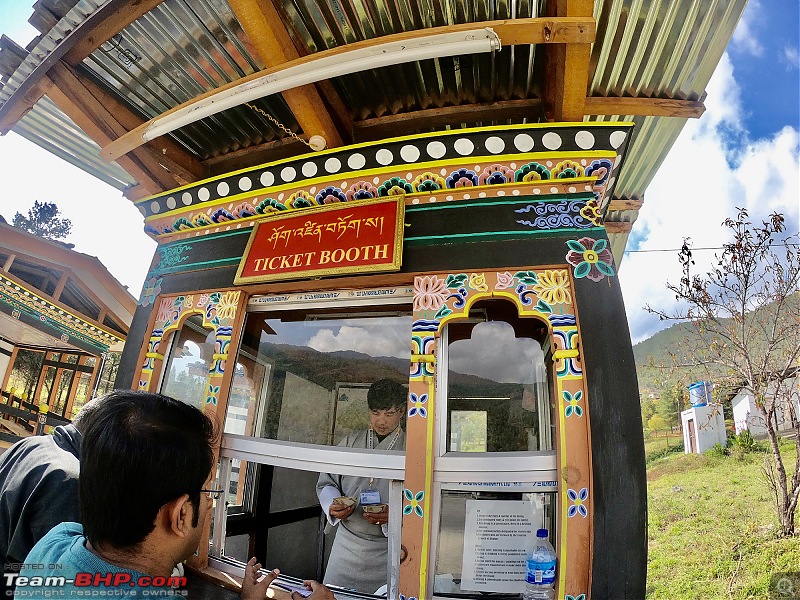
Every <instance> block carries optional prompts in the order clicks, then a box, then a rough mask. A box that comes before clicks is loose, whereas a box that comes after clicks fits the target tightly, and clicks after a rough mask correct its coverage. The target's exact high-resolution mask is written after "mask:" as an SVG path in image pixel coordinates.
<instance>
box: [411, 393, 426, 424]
mask: <svg viewBox="0 0 800 600" xmlns="http://www.w3.org/2000/svg"><path fill="white" fill-rule="evenodd" d="M408 401H409V402H410V403H411V404H412V405H413V406H412V407H411V408H409V409H408V416H409V417H413V416H416V415H419V416H420V417H422V418H423V419H425V418H427V416H428V409H427V408H425V407H424V406H423V404H425V403H426V402H427V401H428V394H420V395H419V396H417V395H416V394H414V393H413V392H412V393H411V394H409V396H408Z"/></svg>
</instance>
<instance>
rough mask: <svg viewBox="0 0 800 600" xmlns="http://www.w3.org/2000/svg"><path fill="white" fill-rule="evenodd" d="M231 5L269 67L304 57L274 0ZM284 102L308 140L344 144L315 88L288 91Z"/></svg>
mask: <svg viewBox="0 0 800 600" xmlns="http://www.w3.org/2000/svg"><path fill="white" fill-rule="evenodd" d="M228 4H229V5H230V7H231V9H232V10H233V12H234V14H235V15H236V18H237V19H239V23H240V24H241V25H242V29H244V32H245V33H246V34H247V36H248V37H249V38H250V41H251V43H252V44H253V46H255V48H256V49H257V50H258V53H259V55H260V56H261V59H262V60H263V61H264V65H265V66H266V67H267V68H270V67H277V66H278V65H281V64H283V63H286V62H289V61H292V60H296V59H298V58H300V54H299V53H298V52H297V49H296V48H295V46H294V44H293V43H292V40H291V38H290V37H289V32H288V31H287V30H286V26H285V25H284V24H283V21H282V20H281V17H280V15H279V14H278V11H277V10H276V9H275V6H274V5H273V4H272V2H271V1H270V0H229V2H228ZM283 99H284V100H285V101H286V104H287V105H288V106H289V109H290V110H291V111H292V113H293V114H294V116H295V118H296V119H297V123H298V124H299V125H300V128H301V129H302V130H303V133H304V134H305V135H306V136H307V137H311V136H312V135H321V136H322V137H324V138H325V141H326V142H327V147H328V148H335V147H337V146H341V145H342V136H341V135H340V134H339V131H338V130H337V129H336V126H335V125H334V123H333V120H332V119H331V116H330V114H329V113H328V110H327V109H326V107H325V104H324V103H323V101H322V97H321V96H320V95H319V92H318V91H317V88H316V87H314V85H311V84H309V85H304V86H302V87H299V88H294V89H292V90H287V91H286V92H283Z"/></svg>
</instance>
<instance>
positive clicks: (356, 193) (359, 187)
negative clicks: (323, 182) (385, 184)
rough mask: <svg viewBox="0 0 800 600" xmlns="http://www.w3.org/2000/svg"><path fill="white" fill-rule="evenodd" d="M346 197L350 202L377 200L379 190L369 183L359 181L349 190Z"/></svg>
mask: <svg viewBox="0 0 800 600" xmlns="http://www.w3.org/2000/svg"><path fill="white" fill-rule="evenodd" d="M345 197H346V198H347V200H348V201H351V200H367V199H369V198H377V197H378V188H376V187H375V186H374V185H372V184H371V183H370V182H369V181H357V182H356V183H354V184H353V185H351V186H350V189H348V190H347V192H346V193H345Z"/></svg>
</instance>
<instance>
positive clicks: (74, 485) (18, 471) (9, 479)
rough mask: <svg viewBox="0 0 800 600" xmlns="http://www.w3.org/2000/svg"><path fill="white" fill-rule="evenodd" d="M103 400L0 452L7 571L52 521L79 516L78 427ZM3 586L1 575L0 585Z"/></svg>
mask: <svg viewBox="0 0 800 600" xmlns="http://www.w3.org/2000/svg"><path fill="white" fill-rule="evenodd" d="M101 403H102V399H97V400H92V401H91V402H88V403H87V404H86V405H85V406H84V407H83V408H82V409H81V410H80V412H79V413H78V415H77V416H76V417H75V419H74V421H73V422H72V423H68V424H67V425H59V426H57V427H55V428H54V430H53V434H52V435H36V436H31V437H28V438H25V439H24V440H20V441H19V442H17V443H16V444H14V445H13V446H11V447H10V448H8V450H6V451H5V453H4V454H3V455H2V457H0V565H2V566H3V570H4V572H6V573H16V572H18V571H19V564H20V563H22V561H23V559H24V558H25V557H26V556H27V555H28V552H30V551H31V548H33V545H34V544H35V543H36V542H38V541H39V540H40V539H41V538H42V537H44V535H45V534H46V533H47V532H48V531H50V530H51V529H52V528H53V527H54V526H55V525H58V524H59V523H63V522H64V521H77V520H78V472H79V460H80V445H81V431H84V430H85V426H86V423H87V422H88V420H89V418H90V416H91V415H92V413H93V412H94V410H95V409H96V408H97V407H99V406H100V404H101ZM4 589H5V578H3V581H2V582H0V590H4Z"/></svg>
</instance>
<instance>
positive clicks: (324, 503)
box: [319, 485, 342, 525]
mask: <svg viewBox="0 0 800 600" xmlns="http://www.w3.org/2000/svg"><path fill="white" fill-rule="evenodd" d="M341 495H342V492H341V491H339V488H337V487H334V486H332V485H326V486H325V487H324V488H322V490H320V492H319V505H320V506H321V507H322V512H324V513H325V516H326V517H327V518H328V523H329V524H331V525H336V524H337V523H338V522H339V519H337V518H336V517H332V516H331V504H333V500H334V499H335V498H339V497H340V496H341Z"/></svg>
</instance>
